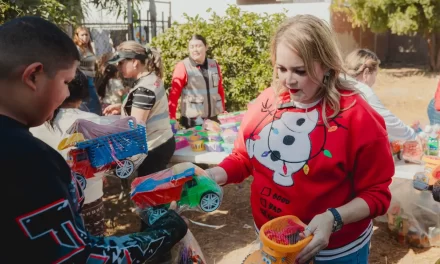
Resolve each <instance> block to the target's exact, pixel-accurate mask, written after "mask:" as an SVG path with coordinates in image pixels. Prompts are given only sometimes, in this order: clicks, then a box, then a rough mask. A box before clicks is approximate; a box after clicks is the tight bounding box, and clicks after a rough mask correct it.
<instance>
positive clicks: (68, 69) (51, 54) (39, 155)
mask: <svg viewBox="0 0 440 264" xmlns="http://www.w3.org/2000/svg"><path fill="white" fill-rule="evenodd" d="M78 63H79V54H78V51H77V49H76V47H75V44H74V43H73V42H72V40H71V39H70V38H69V37H68V36H67V35H66V34H64V33H63V32H62V31H61V30H60V29H58V28H57V27H56V26H55V25H53V24H51V23H50V22H47V21H45V20H43V19H41V18H36V17H23V18H18V19H14V20H12V21H10V22H8V23H5V24H3V25H2V26H0V168H1V169H0V175H1V178H2V181H3V185H2V192H1V193H2V198H3V199H2V201H3V205H4V206H3V208H2V219H3V220H2V228H3V230H4V232H5V233H4V234H7V236H5V237H7V239H8V240H7V242H6V243H4V244H6V246H5V247H3V249H2V251H3V252H4V254H2V255H3V256H2V260H1V262H2V263H143V262H145V261H148V260H152V259H155V258H156V257H160V256H161V255H163V254H165V253H166V252H168V251H169V250H170V249H171V247H172V246H173V245H174V244H175V243H177V242H178V241H179V240H180V239H181V238H183V236H184V235H185V234H186V230H187V226H186V224H185V222H184V221H183V220H182V218H180V216H178V215H177V214H176V213H175V212H173V211H170V212H168V213H167V214H166V215H164V216H163V217H162V218H161V221H158V223H157V224H156V225H153V226H151V227H150V228H149V229H148V230H145V232H141V233H136V234H131V235H127V236H122V237H104V238H98V237H92V236H90V235H89V234H88V233H87V232H86V230H85V228H84V223H83V220H82V218H81V216H80V210H81V205H82V202H83V200H84V196H83V193H82V190H81V188H80V185H79V183H78V181H77V180H76V178H75V177H74V176H73V175H72V173H71V170H70V168H69V166H68V165H67V163H66V162H65V161H64V159H63V158H62V156H61V155H59V154H58V152H56V151H55V150H53V149H52V148H51V147H49V146H48V145H46V144H45V143H43V142H42V141H40V140H38V139H36V138H34V137H33V136H32V134H31V133H30V132H29V127H33V126H39V125H41V124H42V123H44V122H45V121H46V120H50V119H51V117H52V114H53V112H54V110H55V109H56V108H57V107H58V106H59V105H60V104H61V103H62V102H63V101H64V99H65V98H66V97H67V96H68V95H69V91H68V87H67V84H68V83H69V82H70V81H71V80H72V79H73V78H74V76H75V70H76V68H77V66H78ZM14 252H17V253H14Z"/></svg>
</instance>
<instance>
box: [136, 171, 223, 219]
mask: <svg viewBox="0 0 440 264" xmlns="http://www.w3.org/2000/svg"><path fill="white" fill-rule="evenodd" d="M194 174H195V170H194V168H188V169H186V170H185V171H183V172H182V173H178V174H174V173H173V170H172V169H167V170H163V171H161V172H158V173H155V174H151V175H148V176H144V177H140V178H136V179H135V180H134V181H133V183H132V191H131V199H132V200H133V201H134V202H135V204H136V205H137V207H138V208H139V209H141V211H142V214H146V215H143V219H144V220H146V219H147V221H148V224H150V225H151V224H153V223H154V222H155V221H156V220H157V219H158V218H160V217H161V216H162V215H163V214H165V213H166V211H167V210H168V208H169V206H170V203H171V202H173V201H176V202H177V205H178V206H179V207H182V206H188V207H189V208H197V207H198V208H200V209H201V210H202V211H203V212H212V211H215V210H217V209H218V208H219V206H220V204H221V199H222V190H221V188H220V187H219V186H218V185H217V183H216V182H215V181H214V180H212V179H211V178H209V177H206V176H196V175H194Z"/></svg>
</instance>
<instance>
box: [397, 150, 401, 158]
mask: <svg viewBox="0 0 440 264" xmlns="http://www.w3.org/2000/svg"><path fill="white" fill-rule="evenodd" d="M397 159H398V160H402V152H401V151H399V152H397Z"/></svg>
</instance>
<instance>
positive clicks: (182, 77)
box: [168, 61, 226, 119]
mask: <svg viewBox="0 0 440 264" xmlns="http://www.w3.org/2000/svg"><path fill="white" fill-rule="evenodd" d="M217 69H218V76H219V80H218V94H219V95H220V97H221V98H222V103H223V109H226V107H225V91H224V89H223V78H222V73H221V71H220V66H219V65H218V64H217ZM187 82H188V75H187V74H186V68H185V65H184V64H183V62H182V61H181V62H179V63H177V65H176V67H175V68H174V72H173V80H172V82H171V90H170V94H169V96H168V108H169V110H170V119H176V111H177V104H178V101H179V98H180V95H181V93H182V90H183V87H185V86H186V84H187Z"/></svg>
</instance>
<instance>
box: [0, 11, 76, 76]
mask: <svg viewBox="0 0 440 264" xmlns="http://www.w3.org/2000/svg"><path fill="white" fill-rule="evenodd" d="M75 60H77V61H79V60H80V57H79V52H78V49H77V48H76V46H75V44H74V43H73V41H72V39H70V37H69V36H68V35H67V34H66V33H64V32H63V31H62V30H61V29H59V28H58V27H57V26H56V25H55V24H52V23H51V22H49V21H46V20H44V19H42V18H39V17H20V18H16V19H13V20H11V21H9V22H6V23H5V24H3V25H1V26H0V79H7V78H11V77H12V78H15V77H18V76H14V75H16V74H18V73H17V72H16V71H17V68H19V67H20V66H27V65H29V64H32V63H35V62H41V63H42V64H43V67H44V72H45V73H47V75H48V76H49V77H50V78H52V77H54V76H55V75H56V73H57V72H58V71H59V70H62V69H67V68H68V67H70V66H72V64H73V62H74V61H75Z"/></svg>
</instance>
